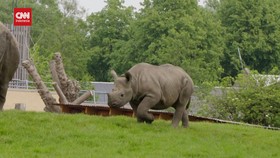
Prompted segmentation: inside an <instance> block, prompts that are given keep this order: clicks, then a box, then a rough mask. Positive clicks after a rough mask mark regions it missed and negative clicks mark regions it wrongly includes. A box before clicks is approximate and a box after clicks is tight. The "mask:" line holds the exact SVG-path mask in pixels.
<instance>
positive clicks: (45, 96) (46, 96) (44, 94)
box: [22, 60, 61, 112]
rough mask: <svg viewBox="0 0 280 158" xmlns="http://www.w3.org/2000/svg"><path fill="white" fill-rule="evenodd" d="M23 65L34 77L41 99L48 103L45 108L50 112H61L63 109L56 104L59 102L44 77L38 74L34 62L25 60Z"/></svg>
mask: <svg viewBox="0 0 280 158" xmlns="http://www.w3.org/2000/svg"><path fill="white" fill-rule="evenodd" d="M22 66H23V67H24V68H25V69H26V70H27V72H28V73H29V74H30V76H31V77H32V79H33V81H34V82H35V83H36V88H37V89H38V93H39V94H40V96H41V99H42V100H43V102H44V103H45V105H46V107H45V108H44V110H45V111H48V112H61V109H60V108H59V107H57V106H55V105H54V104H57V102H56V100H55V98H54V97H53V96H52V95H51V93H50V92H49V90H48V88H47V86H46V85H45V83H44V82H42V79H41V77H40V75H39V74H38V72H37V70H36V67H35V66H34V64H33V63H32V62H31V61H30V60H25V61H23V62H22Z"/></svg>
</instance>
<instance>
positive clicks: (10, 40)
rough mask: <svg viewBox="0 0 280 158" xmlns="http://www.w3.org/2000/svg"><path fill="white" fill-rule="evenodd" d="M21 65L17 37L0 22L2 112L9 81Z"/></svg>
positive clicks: (0, 101) (0, 106) (0, 107)
mask: <svg viewBox="0 0 280 158" xmlns="http://www.w3.org/2000/svg"><path fill="white" fill-rule="evenodd" d="M18 64H19V50H18V44H17V41H16V39H15V37H14V36H13V35H12V33H11V32H10V31H9V29H8V28H7V27H5V26H4V25H3V24H2V23H1V22H0V111H2V110H3V106H4V103H5V101H6V94H7V90H8V86H9V81H10V80H12V78H13V75H14V73H15V71H16V70H17V67H18Z"/></svg>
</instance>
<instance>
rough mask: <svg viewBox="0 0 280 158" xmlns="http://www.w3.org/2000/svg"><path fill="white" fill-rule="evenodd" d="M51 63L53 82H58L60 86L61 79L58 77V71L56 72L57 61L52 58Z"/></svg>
mask: <svg viewBox="0 0 280 158" xmlns="http://www.w3.org/2000/svg"><path fill="white" fill-rule="evenodd" d="M49 65H50V70H51V75H52V80H53V82H56V84H58V86H59V87H61V85H60V81H59V79H58V75H57V72H56V67H55V61H54V60H51V61H50V63H49Z"/></svg>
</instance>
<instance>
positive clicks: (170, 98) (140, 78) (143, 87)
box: [108, 63, 194, 127]
mask: <svg viewBox="0 0 280 158" xmlns="http://www.w3.org/2000/svg"><path fill="white" fill-rule="evenodd" d="M111 74H112V76H113V78H114V88H113V89H112V92H111V93H109V94H108V105H109V106H110V107H111V108H119V107H122V106H124V105H125V104H127V103H128V102H129V103H130V106H131V107H132V109H133V112H134V114H135V116H136V117H137V121H138V122H146V123H152V122H153V121H154V116H153V115H152V114H151V113H149V112H148V111H149V109H154V110H162V109H166V108H168V107H173V108H175V113H174V115H173V119H172V126H173V127H178V125H179V122H180V120H182V126H183V127H188V121H189V119H188V108H189V105H190V101H191V95H192V93H193V91H194V84H193V81H192V79H191V77H190V76H189V75H188V74H187V73H186V72H185V71H184V70H183V69H182V68H180V67H178V66H174V65H171V64H164V65H160V66H155V65H151V64H148V63H140V64H136V65H135V66H133V67H132V68H130V69H129V70H128V71H127V72H126V73H124V74H123V75H121V76H118V75H117V74H116V72H115V71H114V70H112V71H111Z"/></svg>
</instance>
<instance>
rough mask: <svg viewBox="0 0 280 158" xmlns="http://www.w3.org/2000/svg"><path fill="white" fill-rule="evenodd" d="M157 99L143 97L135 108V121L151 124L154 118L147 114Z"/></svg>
mask: <svg viewBox="0 0 280 158" xmlns="http://www.w3.org/2000/svg"><path fill="white" fill-rule="evenodd" d="M157 102H158V100H157V99H155V98H152V97H145V98H144V99H143V100H142V101H141V103H140V104H139V106H138V108H137V121H138V122H146V123H152V122H153V121H154V116H153V115H152V114H150V113H148V111H149V109H151V108H152V107H153V106H154V105H156V103H157Z"/></svg>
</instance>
